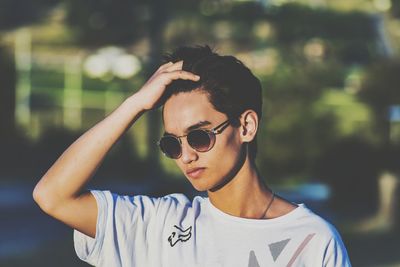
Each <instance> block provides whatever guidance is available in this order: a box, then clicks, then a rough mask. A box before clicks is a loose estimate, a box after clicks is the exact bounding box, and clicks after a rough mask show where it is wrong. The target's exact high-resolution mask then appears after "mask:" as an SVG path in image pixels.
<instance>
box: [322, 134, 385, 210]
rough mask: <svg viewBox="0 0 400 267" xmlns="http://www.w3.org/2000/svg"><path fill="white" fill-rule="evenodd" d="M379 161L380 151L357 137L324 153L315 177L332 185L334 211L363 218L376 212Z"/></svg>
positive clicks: (331, 199) (334, 145)
mask: <svg viewBox="0 0 400 267" xmlns="http://www.w3.org/2000/svg"><path fill="white" fill-rule="evenodd" d="M378 159H379V157H378V151H377V150H376V149H375V148H374V147H372V146H371V145H370V144H368V143H367V142H365V141H363V140H360V137H358V136H352V137H348V138H344V139H339V140H337V141H336V142H335V143H333V144H332V145H331V146H330V147H328V148H327V149H326V150H325V151H324V153H323V154H322V155H321V157H319V158H318V163H317V164H316V165H317V168H316V170H315V174H316V175H317V176H318V177H321V178H322V179H323V180H324V181H326V182H327V183H328V184H329V185H330V188H331V190H332V196H331V198H330V204H331V206H332V207H333V208H335V209H336V210H340V211H343V212H352V213H354V211H355V210H357V211H358V212H362V213H364V215H365V214H368V213H371V212H373V211H374V209H375V208H376V203H377V195H378V191H377V188H378V183H377V181H378V180H377V177H378V174H379V172H380V166H379V160H378ZM360 188H362V190H359V189H360ZM361 209H365V210H361Z"/></svg>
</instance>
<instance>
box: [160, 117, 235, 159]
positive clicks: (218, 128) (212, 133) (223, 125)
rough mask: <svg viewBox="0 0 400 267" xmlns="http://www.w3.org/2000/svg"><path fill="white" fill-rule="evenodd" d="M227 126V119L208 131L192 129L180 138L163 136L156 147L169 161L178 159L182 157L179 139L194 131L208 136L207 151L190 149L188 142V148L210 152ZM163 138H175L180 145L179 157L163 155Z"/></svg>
mask: <svg viewBox="0 0 400 267" xmlns="http://www.w3.org/2000/svg"><path fill="white" fill-rule="evenodd" d="M229 124H230V119H227V120H226V121H224V122H222V123H221V124H219V125H217V126H216V127H214V128H212V129H209V130H207V129H194V130H191V131H189V132H188V133H187V134H185V135H180V136H175V135H172V134H168V135H164V136H163V137H161V139H160V140H159V141H158V142H157V145H158V147H159V148H160V150H161V152H162V153H163V154H164V156H166V157H168V158H170V159H179V158H180V157H181V156H182V140H181V138H183V137H187V136H188V135H189V134H190V133H192V132H194V131H203V132H205V133H206V134H207V135H208V137H209V138H210V144H209V146H208V148H207V150H205V151H199V150H197V149H196V148H194V147H192V145H190V144H189V142H188V144H189V146H190V147H191V148H193V149H194V150H196V151H197V152H207V151H210V150H211V149H212V148H213V147H214V144H215V139H216V138H215V137H216V135H218V134H220V133H222V132H223V131H224V130H225V129H226V128H227V127H228V126H229ZM165 137H172V138H175V139H176V140H178V143H179V144H180V153H179V155H178V156H177V157H176V158H174V157H170V156H168V155H167V153H165V152H164V151H163V149H162V147H161V140H162V139H163V138H165Z"/></svg>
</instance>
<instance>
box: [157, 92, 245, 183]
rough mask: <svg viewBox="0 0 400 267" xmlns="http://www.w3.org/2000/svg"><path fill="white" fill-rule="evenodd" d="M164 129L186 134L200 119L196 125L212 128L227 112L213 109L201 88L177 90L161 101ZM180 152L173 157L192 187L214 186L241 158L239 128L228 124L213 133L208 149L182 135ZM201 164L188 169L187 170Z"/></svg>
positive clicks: (223, 179) (177, 134) (178, 134)
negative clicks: (162, 103) (213, 142)
mask: <svg viewBox="0 0 400 267" xmlns="http://www.w3.org/2000/svg"><path fill="white" fill-rule="evenodd" d="M163 117H164V128H165V132H166V133H168V134H172V135H175V136H181V135H186V134H187V133H188V128H189V127H191V126H193V125H197V124H199V123H202V126H198V127H197V128H198V129H207V130H209V129H212V128H214V127H216V126H218V125H219V124H221V123H222V122H224V121H226V120H227V116H226V115H225V114H223V113H221V112H219V111H217V110H215V109H214V107H213V106H212V104H211V103H210V102H209V100H208V97H207V94H206V93H205V92H204V91H202V90H194V91H191V92H187V93H186V92H185V93H179V94H177V95H174V96H172V97H171V98H169V99H168V100H167V102H166V103H165V105H164V112H163ZM181 141H182V147H181V148H182V155H181V157H180V158H178V159H176V160H175V161H176V163H177V165H178V167H179V168H180V169H181V170H182V172H183V173H184V175H185V176H186V177H187V179H188V180H189V181H190V182H191V184H192V185H193V187H194V188H195V189H196V190H198V191H206V190H210V189H214V188H215V187H216V186H218V185H220V184H221V183H222V182H223V181H225V179H226V178H227V177H228V176H230V175H231V174H232V171H233V170H234V169H235V167H237V164H239V162H240V155H241V152H242V151H241V149H242V142H241V140H240V135H239V128H235V127H233V126H232V125H228V127H226V129H224V130H223V132H222V133H220V134H217V135H216V140H215V144H214V146H213V147H212V148H211V150H209V151H207V152H198V151H196V150H194V149H193V148H192V147H191V146H190V145H189V144H188V143H187V139H186V137H182V138H181ZM197 168H201V169H199V170H198V171H195V172H192V173H190V170H193V169H197Z"/></svg>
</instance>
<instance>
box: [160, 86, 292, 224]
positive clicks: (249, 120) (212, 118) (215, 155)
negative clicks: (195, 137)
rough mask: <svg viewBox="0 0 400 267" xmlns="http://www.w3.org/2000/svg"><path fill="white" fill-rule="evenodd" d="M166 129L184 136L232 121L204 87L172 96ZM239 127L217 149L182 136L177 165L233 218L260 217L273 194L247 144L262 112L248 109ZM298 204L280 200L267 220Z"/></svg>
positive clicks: (166, 112)
mask: <svg viewBox="0 0 400 267" xmlns="http://www.w3.org/2000/svg"><path fill="white" fill-rule="evenodd" d="M163 116H164V118H163V119H164V127H165V131H166V132H168V133H170V134H173V135H176V136H181V135H184V134H187V130H188V128H189V127H190V126H192V125H196V124H198V123H199V122H202V121H207V122H210V124H209V125H207V126H203V127H198V128H201V129H211V128H213V127H215V126H216V125H219V124H220V123H221V122H223V121H225V120H226V119H227V116H226V115H225V114H224V113H221V112H219V111H217V110H215V108H214V107H213V106H212V104H211V103H210V102H209V100H208V96H207V93H206V92H205V91H203V90H201V89H197V90H194V91H191V92H185V93H179V94H177V95H173V96H172V97H171V98H170V99H168V101H167V102H166V103H165V106H164V113H163ZM240 122H241V125H240V126H239V127H233V126H232V125H230V126H228V127H227V128H226V129H225V130H224V131H223V132H222V133H220V134H218V135H216V142H215V145H214V147H213V148H212V149H211V150H209V151H207V152H197V151H196V150H194V149H193V148H191V147H190V146H189V145H188V143H187V141H186V138H182V156H181V157H180V158H179V159H176V160H175V162H176V164H177V166H178V167H179V168H180V169H181V171H182V172H183V173H184V174H185V176H186V178H187V179H188V180H189V181H190V183H191V184H192V185H193V187H194V188H195V189H197V190H198V191H207V193H208V196H209V198H210V201H211V202H212V203H213V205H214V206H216V207H217V208H218V209H220V210H221V211H224V212H225V213H228V214H230V215H233V216H238V217H243V218H251V219H259V218H260V216H261V215H262V214H263V213H264V211H265V208H266V206H267V204H268V203H269V202H270V200H271V197H272V194H271V191H270V189H269V188H268V187H267V186H266V185H265V184H264V183H262V182H260V181H262V179H261V177H260V176H259V173H258V171H257V169H256V166H255V164H254V163H253V162H252V161H251V160H250V156H249V154H248V151H247V145H246V144H247V143H249V142H250V141H252V140H253V139H254V138H255V134H256V132H257V128H258V118H257V114H256V112H255V111H253V110H247V111H245V112H244V113H243V114H242V116H241V118H240ZM198 167H202V168H205V169H204V171H203V172H202V173H201V175H200V177H196V178H193V177H191V176H190V175H188V174H187V170H189V169H192V168H198ZM295 207H296V205H293V204H291V203H290V202H288V201H286V200H284V199H282V198H279V197H278V198H276V199H275V200H274V202H273V203H272V205H271V207H270V209H269V211H268V213H267V214H266V215H265V217H264V218H273V217H278V216H281V215H283V214H286V213H287V212H290V211H291V210H293V209H294V208H295Z"/></svg>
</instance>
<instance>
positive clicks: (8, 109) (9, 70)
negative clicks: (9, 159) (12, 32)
mask: <svg viewBox="0 0 400 267" xmlns="http://www.w3.org/2000/svg"><path fill="white" fill-rule="evenodd" d="M15 82H16V75H15V66H14V61H13V58H12V56H11V55H10V53H9V52H8V50H7V49H6V48H4V47H2V46H0V126H1V130H0V143H2V141H3V142H7V141H6V140H9V139H10V138H11V137H12V135H13V134H14V133H15Z"/></svg>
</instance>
